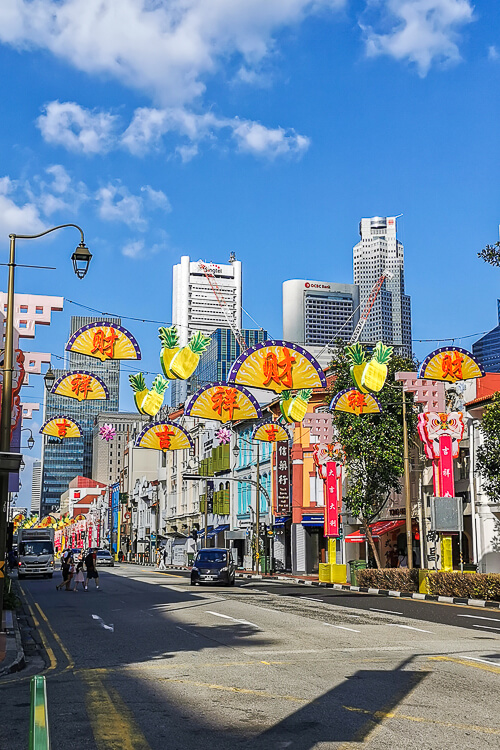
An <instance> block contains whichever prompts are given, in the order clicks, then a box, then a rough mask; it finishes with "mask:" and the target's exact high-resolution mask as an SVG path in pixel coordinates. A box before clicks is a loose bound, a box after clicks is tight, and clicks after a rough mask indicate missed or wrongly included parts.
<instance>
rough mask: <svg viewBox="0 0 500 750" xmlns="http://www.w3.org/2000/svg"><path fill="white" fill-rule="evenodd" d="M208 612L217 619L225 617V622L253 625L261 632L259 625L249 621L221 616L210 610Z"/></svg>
mask: <svg viewBox="0 0 500 750" xmlns="http://www.w3.org/2000/svg"><path fill="white" fill-rule="evenodd" d="M207 612H208V614H209V615H215V617H223V618H224V619H225V620H232V621H233V622H238V623H239V624H240V625H251V626H252V627H253V628H257V629H258V630H260V627H259V625H256V624H255V623H254V622H249V621H248V620H238V619H237V618H236V617H229V615H221V613H220V612H212V611H211V610H209V609H207Z"/></svg>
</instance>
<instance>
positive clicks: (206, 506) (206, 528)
mask: <svg viewBox="0 0 500 750" xmlns="http://www.w3.org/2000/svg"><path fill="white" fill-rule="evenodd" d="M205 547H208V479H207V481H206V482H205Z"/></svg>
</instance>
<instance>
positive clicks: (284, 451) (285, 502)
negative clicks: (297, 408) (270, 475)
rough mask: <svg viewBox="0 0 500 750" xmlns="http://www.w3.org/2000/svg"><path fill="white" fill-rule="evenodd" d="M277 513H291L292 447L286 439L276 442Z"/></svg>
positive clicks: (283, 514) (279, 514)
mask: <svg viewBox="0 0 500 750" xmlns="http://www.w3.org/2000/svg"><path fill="white" fill-rule="evenodd" d="M275 475H276V515H277V516H287V515H288V514H289V513H290V448H289V447H288V443H287V442H286V441H285V440H280V441H279V442H277V443H276V472H275Z"/></svg>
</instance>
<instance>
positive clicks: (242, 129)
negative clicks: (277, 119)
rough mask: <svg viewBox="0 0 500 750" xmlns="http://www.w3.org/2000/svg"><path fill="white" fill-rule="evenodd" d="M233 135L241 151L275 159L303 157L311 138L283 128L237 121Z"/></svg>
mask: <svg viewBox="0 0 500 750" xmlns="http://www.w3.org/2000/svg"><path fill="white" fill-rule="evenodd" d="M233 135H234V137H235V138H236V141H237V142H238V146H239V149H240V150H241V151H247V152H248V153H251V154H254V155H256V156H263V157H266V158H268V159H274V158H276V157H277V156H282V155H284V154H287V155H291V154H296V155H297V156H300V155H302V154H303V153H304V152H305V151H307V149H308V148H309V145H310V140H309V138H306V136H304V135H298V134H297V133H295V131H293V130H290V131H286V130H284V129H283V128H266V127H264V125H261V124H260V123H258V122H249V121H242V122H238V121H235V122H234V125H233Z"/></svg>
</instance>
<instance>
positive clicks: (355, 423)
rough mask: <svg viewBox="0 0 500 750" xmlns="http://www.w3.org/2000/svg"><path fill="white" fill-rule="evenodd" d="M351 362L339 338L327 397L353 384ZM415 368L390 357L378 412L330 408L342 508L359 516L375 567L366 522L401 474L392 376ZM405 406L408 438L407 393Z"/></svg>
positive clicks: (397, 397) (398, 396)
mask: <svg viewBox="0 0 500 750" xmlns="http://www.w3.org/2000/svg"><path fill="white" fill-rule="evenodd" d="M367 359H369V356H367ZM350 365H351V360H350V358H349V356H348V354H347V352H346V349H345V344H344V343H343V342H342V343H341V342H339V343H338V345H337V347H336V352H335V355H334V357H333V360H332V363H331V365H330V366H331V369H332V371H333V374H334V376H335V382H334V384H333V387H332V388H331V392H330V398H332V397H333V396H335V394H337V393H339V392H340V391H342V390H344V389H346V388H353V387H354V384H353V381H352V379H351V376H350ZM415 370H416V363H415V362H414V361H413V360H412V359H409V358H407V357H401V356H399V355H394V356H393V357H392V359H391V361H390V363H389V365H388V374H387V381H386V385H385V386H384V387H383V388H382V390H381V391H380V392H379V393H377V394H376V396H377V398H378V400H379V401H380V404H381V407H382V413H381V414H366V415H360V416H357V415H355V414H347V413H345V412H340V411H334V412H333V423H334V428H335V432H336V436H337V439H338V442H339V443H340V445H341V446H342V449H341V452H340V454H341V455H340V456H339V458H340V459H341V460H342V461H343V463H344V467H345V469H346V473H347V484H348V489H347V494H346V495H345V497H344V503H345V507H346V508H347V510H348V511H349V513H350V514H351V515H352V516H355V517H358V518H360V519H361V522H362V525H363V528H364V532H365V535H366V538H367V540H368V543H369V545H370V547H371V550H372V552H373V557H374V558H375V562H376V564H377V567H378V568H380V567H381V564H380V559H379V555H378V552H377V548H376V546H375V543H374V541H373V537H372V534H371V530H370V523H371V522H372V521H373V519H374V518H375V517H376V516H377V514H378V513H380V511H381V510H382V508H383V506H384V505H385V503H386V502H387V500H388V499H389V495H390V493H391V492H392V491H393V490H394V491H396V492H399V491H400V490H401V483H400V479H401V477H402V476H403V474H404V457H403V392H402V386H401V384H400V383H399V381H395V379H394V374H395V373H396V372H401V371H404V372H408V371H410V372H414V371H415ZM390 386H393V387H390ZM406 406H407V410H406V413H407V417H406V419H407V425H408V436H409V438H411V436H412V435H413V434H414V433H415V432H416V426H417V417H416V414H415V413H414V410H413V395H412V394H406Z"/></svg>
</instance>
